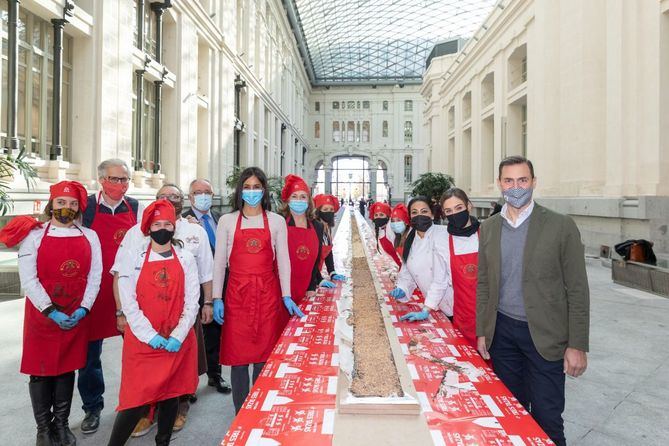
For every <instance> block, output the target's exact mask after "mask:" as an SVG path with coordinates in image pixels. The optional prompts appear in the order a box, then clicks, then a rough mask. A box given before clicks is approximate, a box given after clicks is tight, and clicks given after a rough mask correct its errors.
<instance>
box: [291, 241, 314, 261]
mask: <svg viewBox="0 0 669 446" xmlns="http://www.w3.org/2000/svg"><path fill="white" fill-rule="evenodd" d="M309 253H311V250H310V249H309V248H308V247H307V246H305V245H300V246H298V247H297V249H296V250H295V254H297V258H298V259H300V260H307V258H308V257H309Z"/></svg>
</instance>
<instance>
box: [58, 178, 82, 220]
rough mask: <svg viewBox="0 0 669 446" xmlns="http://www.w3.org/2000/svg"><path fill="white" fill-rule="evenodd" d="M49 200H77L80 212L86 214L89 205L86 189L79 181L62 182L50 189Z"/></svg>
mask: <svg viewBox="0 0 669 446" xmlns="http://www.w3.org/2000/svg"><path fill="white" fill-rule="evenodd" d="M49 193H50V196H49V200H53V199H54V198H57V197H70V198H76V199H77V201H78V202H79V210H80V211H81V212H84V211H85V210H86V204H87V203H88V194H87V192H86V188H85V187H84V186H83V185H82V184H81V183H79V182H78V181H61V182H60V183H56V184H54V185H52V186H51V187H50V188H49Z"/></svg>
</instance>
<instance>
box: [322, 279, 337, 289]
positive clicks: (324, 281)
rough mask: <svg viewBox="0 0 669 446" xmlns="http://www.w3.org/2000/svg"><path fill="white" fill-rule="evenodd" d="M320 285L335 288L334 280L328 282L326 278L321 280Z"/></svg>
mask: <svg viewBox="0 0 669 446" xmlns="http://www.w3.org/2000/svg"><path fill="white" fill-rule="evenodd" d="M321 286H322V287H323V288H337V285H335V284H334V282H330V281H329V280H327V279H323V280H321Z"/></svg>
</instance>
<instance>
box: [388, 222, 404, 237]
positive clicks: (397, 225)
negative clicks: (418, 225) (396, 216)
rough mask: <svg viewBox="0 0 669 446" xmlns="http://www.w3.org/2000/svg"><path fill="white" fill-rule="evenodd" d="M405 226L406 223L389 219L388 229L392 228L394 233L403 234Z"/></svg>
mask: <svg viewBox="0 0 669 446" xmlns="http://www.w3.org/2000/svg"><path fill="white" fill-rule="evenodd" d="M406 228H407V225H405V224H404V222H403V221H391V222H390V229H392V230H393V232H394V233H395V234H404V230H405V229H406Z"/></svg>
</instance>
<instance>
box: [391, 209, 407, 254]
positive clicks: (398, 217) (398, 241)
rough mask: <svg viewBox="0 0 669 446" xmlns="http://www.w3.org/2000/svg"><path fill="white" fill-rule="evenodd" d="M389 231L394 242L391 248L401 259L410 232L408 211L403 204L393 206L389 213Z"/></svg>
mask: <svg viewBox="0 0 669 446" xmlns="http://www.w3.org/2000/svg"><path fill="white" fill-rule="evenodd" d="M390 229H392V232H393V235H394V237H395V241H394V242H393V246H394V247H395V251H397V255H398V256H399V257H400V258H402V255H403V254H404V243H405V242H406V239H407V236H408V235H409V231H411V220H410V219H409V211H408V210H407V207H406V206H405V205H404V203H398V204H396V205H395V207H394V208H393V210H392V211H390Z"/></svg>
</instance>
